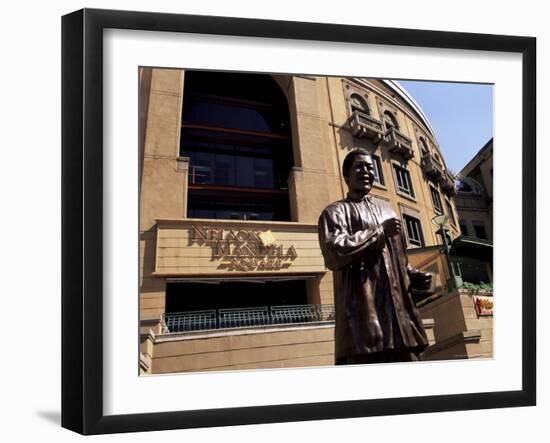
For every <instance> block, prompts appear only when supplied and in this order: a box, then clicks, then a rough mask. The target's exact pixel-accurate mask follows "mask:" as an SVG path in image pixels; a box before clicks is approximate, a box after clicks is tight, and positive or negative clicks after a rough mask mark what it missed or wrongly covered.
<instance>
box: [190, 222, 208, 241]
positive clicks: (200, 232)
mask: <svg viewBox="0 0 550 443" xmlns="http://www.w3.org/2000/svg"><path fill="white" fill-rule="evenodd" d="M193 229H194V230H195V235H194V237H195V239H196V240H198V239H199V238H200V239H202V240H203V241H206V240H207V236H208V227H206V226H203V227H202V229H201V228H199V227H198V226H194V225H193Z"/></svg>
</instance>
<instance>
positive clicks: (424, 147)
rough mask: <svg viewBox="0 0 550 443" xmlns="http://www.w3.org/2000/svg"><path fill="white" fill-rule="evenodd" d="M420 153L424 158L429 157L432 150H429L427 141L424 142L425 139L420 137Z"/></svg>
mask: <svg viewBox="0 0 550 443" xmlns="http://www.w3.org/2000/svg"><path fill="white" fill-rule="evenodd" d="M419 141H420V153H421V154H422V156H425V155H428V154H429V153H430V150H429V149H428V144H427V143H426V140H424V138H423V137H420V139H419Z"/></svg>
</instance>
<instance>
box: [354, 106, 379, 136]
mask: <svg viewBox="0 0 550 443" xmlns="http://www.w3.org/2000/svg"><path fill="white" fill-rule="evenodd" d="M349 124H350V128H351V132H352V133H353V135H354V136H355V137H362V138H368V139H370V140H373V141H375V142H378V141H379V140H380V139H381V138H382V135H383V134H384V128H383V126H382V122H380V121H379V120H377V119H375V118H374V117H371V116H370V115H368V114H367V113H366V112H361V111H357V110H355V111H353V114H352V115H351V117H350V120H349Z"/></svg>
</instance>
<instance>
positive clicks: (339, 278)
mask: <svg viewBox="0 0 550 443" xmlns="http://www.w3.org/2000/svg"><path fill="white" fill-rule="evenodd" d="M391 217H395V213H394V212H393V211H392V210H391V208H390V207H389V206H387V205H382V204H380V203H378V202H375V201H374V200H373V199H372V198H371V197H368V196H365V197H363V198H357V199H354V198H352V197H351V196H350V194H348V197H347V198H346V199H344V200H340V201H337V202H335V203H333V204H331V205H329V206H328V207H327V208H325V210H324V211H323V212H322V214H321V216H320V218H319V224H318V227H319V243H320V246H321V250H322V252H323V256H324V259H325V264H326V266H327V268H329V269H330V270H332V271H334V300H335V315H336V321H335V323H336V324H335V343H336V359H337V360H338V359H339V358H342V357H355V356H358V355H363V354H372V353H375V352H382V351H391V350H400V351H401V350H405V351H409V352H414V353H419V352H421V351H422V350H424V348H425V347H426V346H427V345H428V340H427V338H426V332H425V331H424V327H423V325H422V320H421V318H420V315H419V313H418V310H417V309H416V307H415V305H414V303H413V301H412V297H411V294H410V278H409V269H410V268H409V266H408V262H407V255H406V252H405V246H404V241H403V237H402V236H401V235H399V234H398V235H395V236H392V237H386V236H385V235H384V231H383V228H382V226H381V223H382V221H383V220H385V219H387V218H391Z"/></svg>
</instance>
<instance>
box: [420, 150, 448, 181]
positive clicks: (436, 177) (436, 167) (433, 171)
mask: <svg viewBox="0 0 550 443" xmlns="http://www.w3.org/2000/svg"><path fill="white" fill-rule="evenodd" d="M421 165H422V169H423V170H424V174H426V176H427V177H428V178H430V179H432V180H433V181H435V182H439V181H442V180H443V178H444V175H443V168H442V166H441V164H440V163H438V161H437V160H436V159H435V158H434V157H433V156H432V155H430V154H424V155H423V156H422V163H421Z"/></svg>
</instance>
